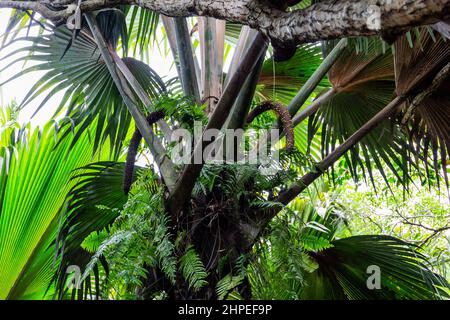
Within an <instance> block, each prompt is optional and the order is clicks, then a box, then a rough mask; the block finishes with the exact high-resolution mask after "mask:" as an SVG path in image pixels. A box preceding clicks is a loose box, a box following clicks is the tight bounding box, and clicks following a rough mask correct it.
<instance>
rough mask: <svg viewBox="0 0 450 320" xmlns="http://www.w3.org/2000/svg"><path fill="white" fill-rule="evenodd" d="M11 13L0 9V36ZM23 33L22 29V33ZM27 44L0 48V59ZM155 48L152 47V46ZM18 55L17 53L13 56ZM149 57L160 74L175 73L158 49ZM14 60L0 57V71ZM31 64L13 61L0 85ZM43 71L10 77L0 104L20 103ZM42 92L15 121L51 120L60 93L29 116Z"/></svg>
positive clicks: (34, 123)
mask: <svg viewBox="0 0 450 320" xmlns="http://www.w3.org/2000/svg"><path fill="white" fill-rule="evenodd" d="M10 14H11V10H9V9H0V35H3V34H4V32H5V30H6V25H7V22H8V18H9V16H10ZM37 31H38V28H32V30H31V32H30V33H31V35H36V34H37ZM23 34H25V32H24V33H23ZM25 45H27V42H18V43H15V44H13V45H10V46H8V47H6V48H3V49H1V50H0V59H2V58H3V57H5V56H6V55H7V54H8V53H10V52H12V51H14V50H16V49H19V48H21V47H23V46H25ZM155 50H156V49H155ZM15 57H18V55H15ZM151 57H152V59H151V61H149V65H150V67H152V68H153V69H154V70H155V71H156V72H157V73H158V74H159V75H160V76H162V77H164V76H169V77H172V76H174V75H175V74H174V73H175V70H174V68H173V67H172V61H173V60H172V59H171V58H170V59H164V58H163V57H162V55H161V54H160V53H159V52H155V53H154V54H152V55H151ZM13 60H14V57H11V58H8V59H4V60H0V70H2V69H3V68H5V67H6V66H7V65H8V63H10V62H11V61H13ZM31 65H32V63H30V62H28V63H27V64H26V65H24V64H23V63H17V64H15V65H13V66H11V67H9V68H8V69H6V70H4V71H2V72H0V84H1V83H2V82H4V81H5V80H7V79H9V78H10V77H12V76H14V75H15V74H17V73H18V72H20V71H21V70H22V69H23V68H24V67H29V66H31ZM43 74H44V72H33V73H30V74H27V75H24V76H22V77H20V78H18V79H14V80H13V81H11V82H9V83H7V84H5V85H3V86H1V87H0V107H3V106H5V105H8V104H9V103H10V102H11V101H13V100H15V101H16V102H17V103H20V102H22V100H23V99H24V97H25V95H26V94H27V92H28V90H30V89H31V87H32V86H33V85H34V83H36V81H37V80H38V79H39V78H40V77H41V76H42V75H43ZM44 96H45V95H44V94H43V95H42V96H40V97H38V98H37V99H35V100H34V101H32V102H31V103H30V104H28V105H26V106H25V107H24V109H23V110H22V111H21V112H20V117H19V121H20V122H22V123H26V122H28V121H30V123H31V125H32V126H42V125H43V124H44V123H46V122H47V121H48V120H50V119H51V117H52V115H53V113H54V110H55V108H56V106H57V103H58V102H59V101H60V99H61V98H62V96H63V93H60V94H58V95H55V96H54V97H52V98H51V99H50V100H49V101H48V102H47V103H46V105H45V106H44V107H43V108H42V109H41V110H40V111H39V112H38V113H37V114H36V115H35V116H34V117H33V118H32V115H33V113H34V111H35V110H36V108H37V106H39V104H40V102H41V101H42V99H43V98H44Z"/></svg>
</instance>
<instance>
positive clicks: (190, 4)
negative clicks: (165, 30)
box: [0, 0, 450, 46]
mask: <svg viewBox="0 0 450 320" xmlns="http://www.w3.org/2000/svg"><path fill="white" fill-rule="evenodd" d="M67 2H68V1H58V0H36V1H17V0H16V1H14V0H12V1H11V0H0V8H16V9H20V10H33V11H36V12H38V13H40V14H41V15H42V16H44V17H45V18H48V19H51V20H54V21H59V22H62V21H65V20H66V19H67V18H68V17H69V16H71V15H72V14H73V12H72V11H73V6H67ZM74 2H75V0H74V1H73V3H74ZM118 5H137V6H140V7H143V8H146V9H149V10H152V11H156V12H159V13H162V14H164V15H167V16H172V17H187V16H208V17H213V18H217V19H224V20H228V21H231V22H235V23H241V24H244V25H248V26H250V27H252V28H255V29H258V30H260V31H261V32H262V33H263V34H265V35H266V36H268V37H269V38H271V39H273V40H276V42H277V43H282V44H283V45H285V46H292V45H296V44H300V43H305V42H315V41H318V40H325V39H336V38H342V37H349V36H370V35H375V34H380V33H382V32H387V31H392V30H396V31H401V30H407V29H409V28H411V27H413V26H418V25H427V24H433V23H436V22H439V21H443V20H446V19H448V18H450V0H396V1H392V0H324V1H321V2H319V3H316V4H314V5H312V6H310V7H308V8H306V9H302V10H294V11H282V10H280V9H278V8H276V7H274V6H273V5H272V4H271V3H270V1H267V0H234V1H229V0H85V1H83V2H82V3H81V6H80V9H81V11H82V12H89V11H94V10H99V9H104V8H108V7H115V6H118ZM50 6H51V7H50Z"/></svg>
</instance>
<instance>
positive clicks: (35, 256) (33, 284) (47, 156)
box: [0, 123, 92, 299]
mask: <svg viewBox="0 0 450 320" xmlns="http://www.w3.org/2000/svg"><path fill="white" fill-rule="evenodd" d="M55 130H56V129H55V126H54V125H53V124H51V123H50V124H48V125H47V126H46V127H45V128H44V129H43V130H42V131H40V130H39V129H36V130H34V131H33V132H30V130H29V128H28V130H27V131H28V133H27V132H24V133H23V135H22V137H21V139H20V141H19V142H18V143H17V144H16V145H15V146H14V147H15V149H16V151H15V154H14V155H13V156H11V157H9V162H6V161H3V160H5V159H4V158H3V154H2V153H1V152H0V166H1V168H0V174H1V177H0V181H1V192H0V266H1V268H0V299H28V298H38V299H40V298H43V297H44V294H45V292H46V289H47V288H48V287H49V284H50V280H51V278H52V274H53V272H54V271H55V264H54V260H53V259H54V251H53V250H51V249H49V247H50V245H51V244H52V242H53V241H54V240H55V235H56V231H57V228H58V221H59V215H58V212H59V209H60V207H61V206H62V205H63V203H64V200H65V196H66V193H67V192H68V191H69V189H70V186H71V184H70V183H69V178H70V172H71V171H72V170H73V169H75V168H77V167H79V166H82V165H85V164H86V163H88V162H89V161H90V160H91V159H92V158H91V157H92V144H91V142H90V138H89V135H88V134H87V132H85V133H84V134H82V135H81V136H80V137H79V138H78V139H77V142H76V143H75V144H72V139H69V138H67V139H64V140H62V141H61V142H60V143H59V144H58V137H61V135H60V134H59V135H58V134H57V133H56V131H55ZM69 150H70V152H69Z"/></svg>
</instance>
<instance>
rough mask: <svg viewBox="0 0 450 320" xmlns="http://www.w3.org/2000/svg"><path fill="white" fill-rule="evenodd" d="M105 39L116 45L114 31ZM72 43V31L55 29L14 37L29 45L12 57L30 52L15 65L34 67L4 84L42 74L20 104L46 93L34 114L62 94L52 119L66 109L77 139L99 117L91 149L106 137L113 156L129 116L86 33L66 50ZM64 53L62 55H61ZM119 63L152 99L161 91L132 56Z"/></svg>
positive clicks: (160, 83) (158, 81)
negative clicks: (125, 66)
mask: <svg viewBox="0 0 450 320" xmlns="http://www.w3.org/2000/svg"><path fill="white" fill-rule="evenodd" d="M100 17H102V16H100ZM103 20H106V18H105V19H100V21H103ZM102 25H104V26H107V25H108V23H107V22H105V21H103V24H102ZM110 38H111V39H113V40H111V41H112V42H113V43H114V42H117V34H116V33H114V32H112V31H111V36H110ZM71 39H72V32H71V31H69V30H68V29H67V28H66V27H59V28H56V29H55V30H54V33H52V34H49V35H45V36H41V37H38V38H18V39H17V40H16V41H20V40H25V41H29V40H32V41H33V43H32V45H31V46H28V47H24V48H21V49H19V50H18V52H15V53H19V52H28V51H31V52H33V55H32V56H31V57H28V56H23V57H19V58H18V59H16V60H15V62H19V61H26V60H28V59H30V60H31V61H36V62H38V64H36V65H33V66H31V67H28V68H26V69H24V70H22V71H21V72H19V73H18V74H17V75H16V76H14V77H13V78H11V79H9V80H8V81H11V80H13V79H15V78H17V77H19V76H21V75H23V74H26V73H28V72H32V71H46V73H45V74H44V75H43V76H42V77H41V78H40V79H39V80H38V82H37V83H36V84H35V85H34V86H33V87H32V88H31V90H30V91H29V93H28V94H27V95H26V97H25V99H24V101H23V102H22V103H21V106H22V107H23V106H25V105H26V104H28V103H29V102H30V101H32V100H34V99H35V98H36V97H37V96H39V95H41V94H43V93H44V92H46V95H45V96H44V98H43V100H42V102H41V104H40V105H39V107H38V108H37V110H36V112H38V111H39V109H41V108H42V107H43V106H44V105H45V104H46V103H47V101H48V100H49V99H50V98H51V97H52V96H54V95H55V94H56V93H58V92H64V96H63V98H62V100H61V101H60V103H59V105H58V107H57V108H56V110H55V116H56V115H58V114H60V113H61V111H63V110H64V108H67V111H66V115H67V117H68V118H70V119H71V123H74V124H75V125H78V124H79V126H77V129H76V130H77V136H79V135H80V134H81V133H82V132H83V131H84V130H86V129H87V128H88V127H89V126H90V123H92V121H94V119H96V118H97V117H98V126H97V129H96V133H95V139H94V144H95V148H97V147H98V146H100V145H102V144H103V143H104V142H105V141H106V139H108V138H109V140H110V143H111V146H114V147H115V150H116V156H117V155H118V153H119V152H120V150H121V146H122V141H123V139H124V137H125V136H126V134H127V133H128V129H129V126H130V123H131V119H132V118H131V115H130V114H129V112H128V110H127V108H126V106H125V105H124V103H123V101H122V98H121V96H120V94H119V92H118V90H117V88H116V86H115V84H114V83H113V80H112V78H111V76H110V74H109V72H108V69H107V67H106V65H105V63H104V62H103V60H102V59H101V54H100V52H99V51H98V50H97V45H96V43H95V41H94V39H93V38H92V36H91V35H90V33H89V32H88V31H87V30H85V29H82V30H81V32H80V34H79V35H78V37H77V38H76V39H75V41H74V43H72V45H71V46H70V48H69V49H68V50H67V52H66V49H67V46H68V44H69V43H70V41H71ZM64 52H66V53H65V54H64ZM13 54H14V53H13ZM123 60H124V62H125V64H126V65H127V67H128V68H129V69H130V71H131V72H132V73H133V74H134V75H135V77H136V79H137V80H138V82H139V83H140V84H141V86H142V87H143V88H144V90H146V91H147V93H148V94H149V96H150V97H151V98H155V97H156V96H158V95H159V93H161V92H162V91H165V86H164V83H163V81H162V80H161V78H160V77H159V76H158V75H157V74H156V73H155V72H154V71H153V70H152V69H151V68H150V67H149V66H147V65H146V64H144V63H142V62H140V61H138V60H135V59H132V58H124V59H123ZM94 150H95V149H94Z"/></svg>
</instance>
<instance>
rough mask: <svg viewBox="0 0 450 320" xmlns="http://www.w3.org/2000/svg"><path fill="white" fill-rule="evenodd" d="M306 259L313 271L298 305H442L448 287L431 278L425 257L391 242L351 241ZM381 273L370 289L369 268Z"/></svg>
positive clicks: (396, 241)
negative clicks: (398, 301) (393, 301)
mask: <svg viewBox="0 0 450 320" xmlns="http://www.w3.org/2000/svg"><path fill="white" fill-rule="evenodd" d="M332 244H333V247H332V248H329V249H325V250H322V251H319V252H316V253H310V256H311V257H312V259H313V260H314V261H315V262H316V263H317V265H318V268H317V269H316V270H315V271H314V272H312V273H310V274H307V275H305V280H306V281H307V283H308V284H309V286H305V288H304V289H303V290H302V294H301V297H302V298H303V299H349V300H355V299H362V300H365V299H369V300H379V299H412V300H419V299H425V300H427V299H443V298H446V297H448V294H447V293H445V291H444V289H443V288H448V287H449V285H448V283H447V282H446V281H445V280H444V279H443V278H441V277H440V276H438V275H437V274H435V273H433V272H432V271H431V270H430V269H429V267H428V265H427V260H426V257H425V256H423V255H422V254H421V253H419V252H418V251H416V250H415V249H414V248H412V247H411V246H410V245H409V244H407V243H405V242H403V241H401V240H399V239H397V238H393V237H390V236H382V235H380V236H379V235H376V236H372V235H369V236H354V237H350V238H345V239H340V240H335V241H333V242H332ZM370 267H372V268H373V270H379V271H380V274H379V276H380V288H379V289H377V288H372V287H371V286H369V285H368V284H367V283H368V282H369V281H370V279H369V277H370V276H371V272H373V271H371V270H372V268H370Z"/></svg>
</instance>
